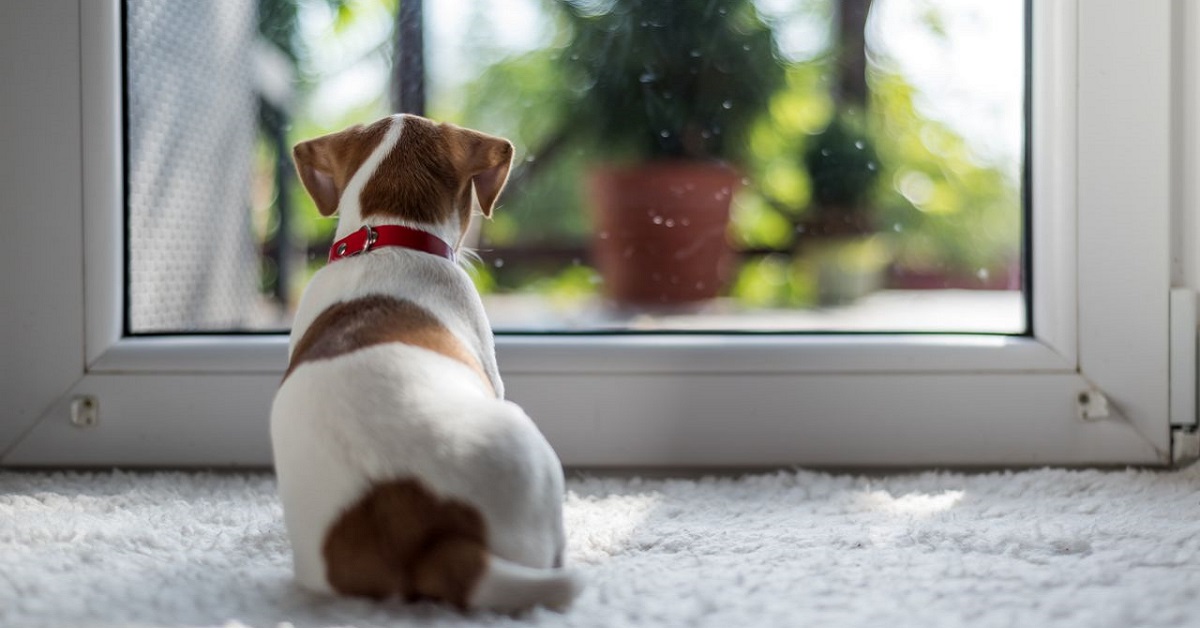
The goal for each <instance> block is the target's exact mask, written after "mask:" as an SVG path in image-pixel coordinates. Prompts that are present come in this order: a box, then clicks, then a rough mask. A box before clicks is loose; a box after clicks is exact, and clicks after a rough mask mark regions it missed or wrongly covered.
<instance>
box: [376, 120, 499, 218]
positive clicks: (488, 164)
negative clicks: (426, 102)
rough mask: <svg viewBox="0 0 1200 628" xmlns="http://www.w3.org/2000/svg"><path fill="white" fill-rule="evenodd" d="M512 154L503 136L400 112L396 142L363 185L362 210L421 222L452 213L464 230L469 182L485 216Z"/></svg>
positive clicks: (468, 210)
mask: <svg viewBox="0 0 1200 628" xmlns="http://www.w3.org/2000/svg"><path fill="white" fill-rule="evenodd" d="M512 157H513V147H512V144H511V143H509V142H508V140H505V139H501V138H498V137H494V136H491V135H487V134H485V133H480V132H478V131H472V130H470V129H464V128H461V127H457V126H455V125H453V124H438V123H435V122H433V121H431V120H428V119H426V118H421V117H418V116H412V115H406V116H404V130H403V131H401V133H400V139H399V141H398V142H397V143H396V147H395V148H393V149H392V151H391V152H390V153H389V154H388V155H387V157H385V158H384V159H383V161H382V162H380V164H379V167H378V168H377V169H376V170H375V173H374V174H373V175H372V176H371V179H370V180H369V181H367V185H366V186H365V187H364V188H363V192H362V195H361V197H360V199H359V201H360V203H361V207H362V215H363V217H364V218H366V217H368V216H375V215H381V216H394V217H397V218H401V219H404V220H410V221H413V222H417V223H427V224H436V223H442V222H445V221H447V220H449V219H451V218H453V217H455V216H457V217H458V219H459V221H460V224H461V226H462V228H463V230H464V231H465V230H466V227H467V225H468V223H470V220H471V188H472V186H474V188H475V192H476V196H477V197H478V198H479V205H480V208H481V209H482V210H483V213H484V214H485V215H487V216H490V215H491V213H492V207H493V206H494V205H495V202H496V198H497V197H498V196H499V195H500V191H501V190H502V189H503V187H504V183H505V182H506V181H507V180H508V172H509V168H510V167H511V165H512Z"/></svg>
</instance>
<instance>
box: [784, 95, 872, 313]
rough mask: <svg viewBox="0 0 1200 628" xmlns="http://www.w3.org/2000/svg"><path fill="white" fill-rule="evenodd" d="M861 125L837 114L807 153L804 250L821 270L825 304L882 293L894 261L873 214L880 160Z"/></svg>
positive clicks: (819, 297) (819, 282) (821, 297)
mask: <svg viewBox="0 0 1200 628" xmlns="http://www.w3.org/2000/svg"><path fill="white" fill-rule="evenodd" d="M856 122H857V118H856V117H855V116H853V115H852V114H845V113H843V114H837V115H834V117H833V119H832V120H830V122H829V125H828V126H827V127H826V128H825V129H824V130H823V131H822V132H820V133H818V134H816V135H814V136H813V137H812V138H811V140H810V141H809V142H808V143H807V145H806V147H805V149H804V154H803V161H804V166H805V168H806V169H807V171H808V176H809V180H810V181H811V184H812V204H811V206H810V207H809V215H808V217H807V218H806V219H805V220H804V221H803V222H802V223H801V227H802V230H801V231H802V234H803V237H802V239H801V247H802V248H801V250H802V251H805V250H807V252H806V257H807V258H808V259H809V260H810V261H811V262H812V263H813V265H814V266H815V268H816V274H817V301H818V303H819V304H821V305H837V304H843V303H848V302H850V301H853V300H855V299H857V298H859V297H861V296H864V295H866V294H868V293H870V292H873V291H875V290H877V289H879V287H880V286H881V285H882V282H883V275H884V271H885V269H886V267H887V264H888V262H889V258H890V256H889V253H888V246H887V243H886V242H885V241H884V239H883V238H882V237H880V236H879V235H878V234H877V228H876V225H875V224H874V221H873V217H872V211H871V210H872V205H871V198H872V195H873V192H874V189H875V184H876V182H877V181H878V179H879V171H880V164H879V156H878V154H877V153H876V151H875V147H874V143H873V142H872V140H871V137H870V136H869V135H868V134H867V133H866V132H865V131H864V130H863V129H862V127H861V125H859V124H856Z"/></svg>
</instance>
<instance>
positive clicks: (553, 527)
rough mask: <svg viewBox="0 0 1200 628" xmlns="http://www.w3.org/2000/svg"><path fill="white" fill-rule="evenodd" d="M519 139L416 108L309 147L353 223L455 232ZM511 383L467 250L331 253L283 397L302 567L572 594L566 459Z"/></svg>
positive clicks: (389, 581)
mask: <svg viewBox="0 0 1200 628" xmlns="http://www.w3.org/2000/svg"><path fill="white" fill-rule="evenodd" d="M410 135H411V138H410ZM409 139H412V141H406V140H409ZM364 142H366V143H372V142H373V143H374V144H373V147H371V148H370V149H369V150H368V149H366V148H364V147H363V146H362V144H363V143H364ZM430 151H433V152H436V153H437V154H436V155H426V158H425V161H426V162H428V163H432V164H434V166H432V167H430V166H428V164H426V163H424V162H422V161H421V155H422V154H423V153H429V152H430ZM397 155H399V157H397ZM511 157H512V149H511V145H509V144H508V143H507V142H505V141H503V140H499V139H498V138H491V137H490V136H484V135H482V134H478V133H475V132H471V131H466V130H463V129H458V128H457V127H452V126H438V125H434V124H433V123H430V122H429V121H426V120H424V119H420V118H413V117H409V116H405V117H395V118H389V119H387V120H385V121H381V123H377V124H376V125H372V127H364V128H358V129H352V130H350V131H347V132H344V133H343V134H335V135H334V136H326V137H325V138H319V139H318V140H314V141H313V142H309V143H305V144H301V145H300V146H298V147H297V149H296V160H297V165H298V169H299V171H300V174H301V179H302V180H303V181H305V185H306V187H307V188H308V189H309V191H310V193H312V194H313V196H314V199H315V200H317V203H318V206H319V207H321V208H322V212H323V213H332V211H333V209H337V210H338V211H339V212H340V222H339V236H340V237H345V235H346V234H347V233H352V232H353V231H354V230H355V229H357V228H359V227H361V226H362V225H364V224H372V225H389V224H398V225H417V226H419V227H421V228H423V229H425V230H427V231H430V232H432V233H434V234H435V235H437V236H438V237H440V238H442V239H444V240H447V241H449V242H454V243H455V244H457V243H458V242H459V240H460V238H461V236H462V231H463V230H465V228H466V225H467V223H468V221H469V212H470V201H471V191H472V189H473V190H474V193H475V194H476V195H477V196H478V198H479V202H480V205H481V206H482V207H483V208H484V211H485V213H487V212H490V209H491V205H492V203H494V201H495V198H496V195H497V194H498V193H499V189H500V188H501V187H502V186H503V182H504V178H505V177H506V175H507V170H508V166H509V163H510V161H511ZM346 162H350V165H347V164H346ZM355 164H357V165H355ZM430 168H432V171H431V170H430ZM431 173H432V174H431ZM405 186H408V187H413V186H415V187H417V188H422V189H421V190H418V191H417V192H413V193H412V195H413V196H414V197H417V198H422V199H424V200H423V201H422V203H423V204H422V205H421V212H424V213H413V211H411V210H406V209H405V202H402V201H397V200H396V199H397V198H406V197H405V196H404V195H405V194H406V192H405V191H404V188H405ZM439 186H441V187H440V188H439ZM377 187H381V188H384V189H385V190H384V192H382V193H381V192H380V191H379V190H378V189H376V188H377ZM460 188H461V189H460ZM463 190H466V195H465V197H464V194H463ZM331 199H332V200H331ZM464 200H465V205H464ZM373 203H375V204H373ZM431 204H432V206H433V207H440V208H441V214H437V213H436V212H434V213H432V214H431V213H429V212H430V206H431ZM502 398H503V384H502V383H501V381H500V378H499V374H498V371H497V369H496V367H495V356H494V352H493V349H492V341H491V336H490V331H489V330H488V327H487V322H486V318H485V316H484V315H483V309H482V304H481V303H480V302H479V298H478V295H477V294H476V293H475V292H474V290H473V288H472V287H471V283H470V280H469V278H468V277H467V276H466V274H465V272H464V271H462V269H461V268H459V267H458V266H457V265H455V264H453V263H450V262H448V261H447V260H445V259H440V258H437V257H435V256H433V255H429V254H427V253H422V252H418V251H413V250H408V249H404V248H395V249H385V250H378V251H372V252H371V253H370V254H364V255H359V256H356V257H349V258H346V259H344V260H341V261H337V262H335V263H331V264H330V265H329V266H327V267H326V268H324V269H322V270H321V271H319V272H318V273H317V275H316V276H315V277H314V279H313V282H312V284H311V285H310V287H309V289H308V290H307V291H306V293H305V297H304V299H303V301H302V303H301V306H300V309H299V311H298V313H297V316H296V323H295V325H294V327H293V335H292V340H291V348H290V364H289V366H288V370H287V374H286V375H285V378H284V381H283V383H282V384H281V386H280V389H279V392H278V393H277V395H276V399H275V403H274V406H273V408H272V415H271V434H272V442H273V446H274V449H275V463H276V470H277V474H278V477H279V487H280V496H281V499H282V501H283V504H284V512H285V520H286V524H287V528H288V533H289V536H290V538H291V541H292V545H293V553H294V556H295V567H296V576H297V579H298V581H299V582H300V583H301V584H303V585H304V586H306V587H308V588H311V589H315V590H319V591H335V592H339V593H344V594H352V595H365V596H371V597H388V596H392V595H399V596H403V597H405V598H408V599H416V598H432V599H437V600H442V601H445V602H448V603H451V604H455V605H457V606H460V607H487V608H494V609H498V610H516V609H519V608H524V607H527V606H529V605H533V604H545V605H550V606H561V605H565V604H566V603H568V602H569V601H570V600H571V599H572V598H573V597H574V595H575V593H576V592H577V590H578V585H577V582H576V580H575V579H574V578H573V577H572V576H571V575H569V574H568V573H567V572H565V571H563V570H561V569H555V567H558V566H560V565H561V560H562V552H563V546H564V537H563V530H562V516H561V499H562V491H563V480H562V469H561V466H560V465H559V462H558V458H557V456H556V455H555V454H554V452H553V450H552V449H551V448H550V446H549V444H548V443H546V441H545V439H544V438H543V437H542V435H541V433H540V432H539V431H538V430H537V428H536V426H535V425H534V424H533V422H532V421H531V420H530V419H529V417H528V416H526V415H525V413H524V412H523V411H522V410H521V409H520V408H519V407H518V406H516V405H514V404H511V403H509V402H505V401H503V400H502Z"/></svg>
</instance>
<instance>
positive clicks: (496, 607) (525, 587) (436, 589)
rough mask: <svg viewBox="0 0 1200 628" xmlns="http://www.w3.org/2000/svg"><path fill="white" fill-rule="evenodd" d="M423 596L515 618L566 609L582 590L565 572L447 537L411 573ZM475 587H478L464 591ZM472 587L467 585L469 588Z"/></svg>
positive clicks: (467, 541) (573, 577)
mask: <svg viewBox="0 0 1200 628" xmlns="http://www.w3.org/2000/svg"><path fill="white" fill-rule="evenodd" d="M412 573H413V577H414V582H413V584H414V588H415V590H416V592H417V593H419V594H420V595H422V596H424V597H427V598H432V599H437V600H442V601H446V602H450V603H452V604H454V605H456V606H458V607H460V608H464V609H466V608H473V609H486V610H492V611H498V612H501V613H515V612H518V611H522V610H525V609H529V608H533V607H535V606H545V607H547V608H553V609H560V610H561V609H564V608H566V607H567V606H569V605H570V604H571V601H572V600H574V599H575V596H576V595H578V594H579V592H580V591H581V590H582V589H583V585H582V581H581V579H580V578H579V576H578V575H577V574H575V573H574V572H572V571H569V570H566V569H535V568H533V567H526V566H524V565H519V564H517V563H514V562H512V561H509V560H505V559H503V558H500V557H498V556H495V555H494V554H491V553H490V552H488V551H487V549H486V548H485V547H484V546H483V545H482V544H481V543H479V542H477V541H475V540H473V539H468V538H464V537H448V538H444V539H442V540H441V541H440V542H438V543H436V544H435V545H434V546H433V547H431V548H429V549H428V550H427V551H426V552H424V554H423V556H422V557H421V559H420V560H418V562H417V564H416V565H415V569H414V570H413V572H412ZM471 581H474V586H473V587H471V588H469V589H468V588H465V587H464V585H466V583H468V582H471ZM468 586H469V585H468Z"/></svg>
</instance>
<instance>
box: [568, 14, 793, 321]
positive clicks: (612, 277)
mask: <svg viewBox="0 0 1200 628" xmlns="http://www.w3.org/2000/svg"><path fill="white" fill-rule="evenodd" d="M560 2H561V3H562V5H563V7H564V8H565V9H566V15H567V16H568V20H569V22H570V24H571V26H572V31H573V36H572V39H571V40H570V42H569V43H568V45H567V46H566V48H565V49H564V50H563V52H562V57H561V58H562V60H563V63H564V64H565V69H566V70H567V72H568V75H569V76H571V77H572V79H573V83H574V84H575V85H579V86H581V88H580V89H578V90H577V91H576V92H575V96H574V98H573V102H572V103H571V107H570V111H571V112H572V113H571V115H569V116H568V118H567V124H568V125H569V128H571V129H572V130H573V131H577V132H579V133H581V134H583V135H584V136H585V138H586V139H588V140H591V141H592V142H593V143H594V145H596V146H599V147H600V150H601V151H602V155H601V158H602V162H601V163H600V164H598V165H596V166H595V167H593V168H592V169H591V171H590V172H589V174H588V176H587V186H586V189H587V191H588V202H589V204H590V206H591V210H592V215H593V222H594V236H593V252H594V255H595V261H596V264H597V267H598V270H599V271H600V273H601V276H602V277H603V279H604V284H605V289H606V292H607V295H608V296H609V298H611V299H612V300H614V301H615V302H616V303H617V304H619V305H622V306H636V307H648V306H664V305H665V306H673V305H680V304H687V303H695V302H700V301H704V300H707V299H710V298H712V297H714V296H716V295H717V294H719V293H720V291H721V289H722V287H723V286H724V284H725V283H726V282H727V280H728V278H729V276H730V274H731V272H732V268H733V261H734V260H733V254H732V249H731V247H730V245H729V243H728V242H727V239H726V231H727V227H728V224H729V208H730V202H731V200H732V197H733V195H734V193H735V192H736V190H737V188H738V185H739V183H740V181H741V175H740V174H739V172H738V169H737V165H736V164H737V161H738V157H739V155H740V153H741V152H742V151H744V150H745V143H746V134H747V132H748V130H749V127H750V125H751V123H752V122H753V121H754V119H755V118H756V117H757V116H759V115H760V114H761V113H762V111H763V110H764V108H765V107H766V106H767V104H768V101H769V99H770V96H771V95H772V94H773V93H774V92H775V90H776V89H777V88H778V86H779V85H780V84H781V83H782V80H783V68H782V66H781V64H780V61H779V55H778V50H777V46H776V43H775V40H774V36H773V34H772V32H771V29H770V28H769V27H768V26H767V24H766V23H764V22H763V20H762V19H761V17H760V16H759V15H758V13H757V11H756V10H755V6H754V2H753V1H752V0H672V1H670V2H664V1H662V0H623V1H620V2H615V3H612V4H611V5H608V6H607V7H606V8H604V9H603V10H600V11H597V5H596V3H595V2H585V1H583V0H560Z"/></svg>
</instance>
